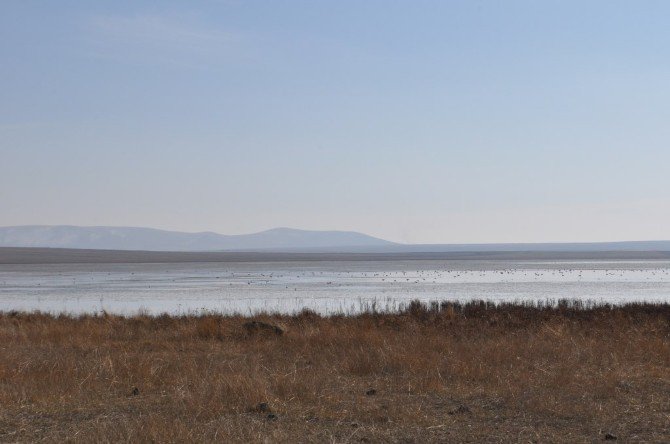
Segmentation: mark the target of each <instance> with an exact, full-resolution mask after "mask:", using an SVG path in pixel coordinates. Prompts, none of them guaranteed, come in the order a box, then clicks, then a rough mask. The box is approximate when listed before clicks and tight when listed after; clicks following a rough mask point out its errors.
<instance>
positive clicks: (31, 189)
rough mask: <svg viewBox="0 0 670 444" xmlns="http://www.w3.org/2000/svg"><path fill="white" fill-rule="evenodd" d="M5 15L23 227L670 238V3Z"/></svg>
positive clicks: (6, 101)
mask: <svg viewBox="0 0 670 444" xmlns="http://www.w3.org/2000/svg"><path fill="white" fill-rule="evenodd" d="M92 3H94V2H90V1H66V0H61V1H55V2H46V1H40V2H38V1H27V0H17V1H8V0H4V1H2V2H1V3H0V60H1V62H0V225H21V224H74V225H130V226H150V227H156V228H165V229H175V230H184V231H201V230H211V231H217V232H222V233H231V234H232V233H246V232H253V231H258V230H263V229H267V228H271V227H277V226H290V227H296V228H307V229H342V230H356V231H362V232H366V233H369V234H372V235H377V236H381V237H384V238H388V239H391V240H396V241H404V242H523V241H588V240H593V241H597V240H624V239H628V240H635V239H670V143H669V142H670V26H668V23H669V22H670V2H667V1H655V2H654V1H585V0H579V1H573V2H571V1H488V2H487V1H472V0H467V1H466V0H464V1H458V2H456V1H452V2H449V1H434V2H428V1H404V2H399V1H388V0H386V1H363V0H356V1H343V0H337V1H328V2H327V1H265V2H258V1H242V0H238V1H235V0H231V1H225V0H220V1H202V2H195V1H193V2H184V1H179V2H169V1H113V2H108V3H107V4H104V2H95V5H94V4H92Z"/></svg>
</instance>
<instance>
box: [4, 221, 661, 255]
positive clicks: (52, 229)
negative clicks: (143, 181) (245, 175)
mask: <svg viewBox="0 0 670 444" xmlns="http://www.w3.org/2000/svg"><path fill="white" fill-rule="evenodd" d="M0 247H42V248H74V249H93V250H143V251H182V252H183V251H285V252H292V251H293V252H295V251H298V252H300V251H302V252H348V253H480V252H488V253H509V252H559V253H575V252H577V253H579V252H656V251H663V252H668V251H670V241H631V242H596V243H525V244H432V245H431V244H417V245H409V244H398V243H394V242H390V241H386V240H383V239H379V238H376V237H372V236H368V235H365V234H362V233H356V232H352V231H308V230H297V229H292V228H275V229H272V230H267V231H262V232H260V233H253V234H241V235H223V234H217V233H212V232H203V233H183V232H177V231H164V230H156V229H153V228H132V227H76V226H65V225H59V226H48V225H47V226H36V225H32V226H18V227H4V228H3V227H0Z"/></svg>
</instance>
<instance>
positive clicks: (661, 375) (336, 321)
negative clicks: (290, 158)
mask: <svg viewBox="0 0 670 444" xmlns="http://www.w3.org/2000/svg"><path fill="white" fill-rule="evenodd" d="M256 319H257V320H260V321H264V322H267V323H271V324H281V325H282V326H283V327H282V328H284V329H285V331H286V332H285V333H284V334H283V335H278V334H275V333H274V332H264V331H258V332H256V333H253V332H250V331H249V330H248V329H247V330H245V328H243V325H244V323H245V322H247V321H249V319H245V318H242V317H233V316H230V317H223V316H221V317H219V316H200V317H197V316H184V317H168V316H161V317H149V316H136V317H132V318H124V317H118V316H111V315H104V316H84V317H52V316H48V315H42V314H21V313H5V314H3V315H0V440H1V441H12V442H14V441H41V440H44V441H78V442H92V441H103V442H104V441H160V442H170V441H179V442H183V441H221V442H229V441H245V442H246V441H250V442H267V441H269V442H378V441H384V442H427V441H441V442H444V441H447V442H453V441H458V442H461V441H475V442H510V441H511V442H592V441H599V440H603V439H605V435H606V434H607V433H609V434H611V435H614V436H616V437H618V438H619V441H622V440H623V441H625V442H631V441H644V442H667V441H670V305H667V304H666V305H629V306H624V307H608V306H604V307H603V306H600V307H584V306H579V305H575V304H571V303H561V304H559V305H558V306H555V307H537V306H535V307H532V306H520V305H502V306H497V307H496V306H492V305H488V304H485V303H473V304H468V305H465V306H462V305H457V304H443V306H432V307H425V306H421V305H420V304H413V305H412V306H410V307H408V308H407V309H406V310H405V311H404V312H402V313H398V314H374V313H368V314H363V315H359V316H349V317H347V316H335V317H329V318H322V317H319V316H318V315H315V314H313V313H302V314H301V315H297V316H259V317H258V318H256Z"/></svg>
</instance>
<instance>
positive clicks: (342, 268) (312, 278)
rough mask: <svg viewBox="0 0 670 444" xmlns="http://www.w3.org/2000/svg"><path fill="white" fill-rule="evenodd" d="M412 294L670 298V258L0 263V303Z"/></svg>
mask: <svg viewBox="0 0 670 444" xmlns="http://www.w3.org/2000/svg"><path fill="white" fill-rule="evenodd" d="M412 299H419V300H422V301H440V300H446V299H449V300H459V301H467V300H472V299H484V300H491V301H514V300H518V301H528V300H542V301H545V300H557V299H581V300H589V301H595V302H611V303H622V302H629V301H649V302H659V301H666V302H668V301H670V262H669V261H443V260H412V261H351V262H346V261H338V262H320V261H313V262H281V263H278V262H267V263H182V264H54V265H1V266H0V311H10V310H28V311H32V310H41V311H47V312H53V313H60V312H66V313H93V312H99V311H101V310H105V311H108V312H113V313H120V314H132V313H136V312H138V311H140V310H141V311H146V312H149V313H152V314H157V313H164V312H166V313H171V314H180V313H199V312H202V311H215V312H223V313H233V312H236V313H242V314H249V313H255V312H258V311H277V312H283V313H291V312H295V311H299V310H301V309H302V308H305V307H306V308H310V309H312V310H315V311H318V312H320V313H337V312H343V313H355V312H358V311H360V310H362V309H366V308H372V307H373V306H374V307H375V308H376V309H378V310H392V309H395V308H398V307H400V306H402V304H404V303H407V302H408V301H410V300H412Z"/></svg>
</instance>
